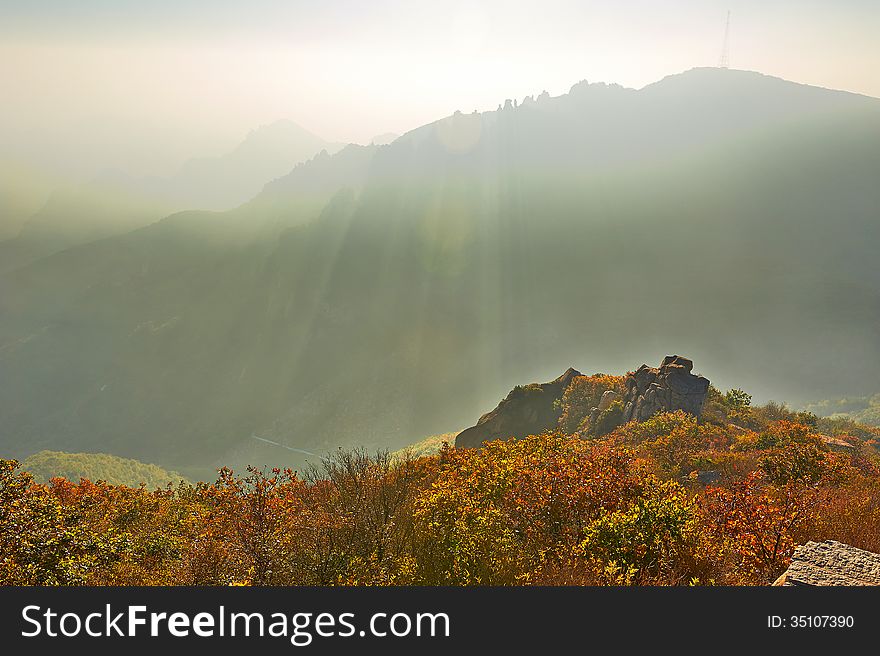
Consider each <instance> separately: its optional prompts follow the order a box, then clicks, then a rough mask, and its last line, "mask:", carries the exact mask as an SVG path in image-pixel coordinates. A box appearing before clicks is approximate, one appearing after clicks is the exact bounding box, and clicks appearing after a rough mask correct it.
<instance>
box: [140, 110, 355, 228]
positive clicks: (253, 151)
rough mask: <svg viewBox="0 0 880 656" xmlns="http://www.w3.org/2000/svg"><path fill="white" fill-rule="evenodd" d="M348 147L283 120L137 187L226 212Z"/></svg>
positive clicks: (194, 206)
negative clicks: (227, 149) (309, 161)
mask: <svg viewBox="0 0 880 656" xmlns="http://www.w3.org/2000/svg"><path fill="white" fill-rule="evenodd" d="M343 146H344V144H339V143H331V142H329V141H325V140H324V139H322V138H320V137H318V136H316V135H314V134H312V133H311V132H309V131H308V130H306V129H305V128H302V127H300V126H299V125H297V124H296V123H294V122H293V121H288V120H281V121H276V122H275V123H271V124H269V125H263V126H260V127H259V128H257V129H256V130H252V131H251V132H250V133H249V134H248V135H247V137H246V138H245V140H244V141H242V142H241V143H240V144H239V145H238V146H236V147H235V148H234V149H233V150H231V151H230V152H228V153H226V154H225V155H222V156H220V157H202V158H196V159H191V160H188V161H187V162H185V163H184V164H183V166H182V167H181V168H180V170H179V171H178V172H177V173H176V174H175V175H173V176H171V177H169V178H153V179H149V180H137V181H133V186H135V187H136V188H139V189H143V190H148V191H150V192H152V193H153V194H154V195H156V196H157V197H159V198H163V199H167V200H168V201H169V202H172V203H174V204H175V205H176V206H177V207H179V208H181V209H184V208H185V209H204V210H217V211H219V210H227V209H229V208H232V207H237V206H238V205H241V204H242V203H244V202H246V201H248V200H250V199H251V198H253V197H254V196H256V195H257V194H258V193H259V192H260V190H261V189H262V188H263V185H265V184H266V183H267V182H269V181H270V180H274V179H275V178H278V177H281V176H283V175H285V174H287V173H289V172H290V170H291V169H292V168H293V167H294V166H296V165H297V164H299V163H300V162H304V161H306V160H307V159H310V158H312V157H314V156H315V155H316V154H318V153H320V152H321V151H325V150H326V151H327V152H328V153H330V154H333V153H335V152H337V151H339V150H340V149H342V147H343Z"/></svg>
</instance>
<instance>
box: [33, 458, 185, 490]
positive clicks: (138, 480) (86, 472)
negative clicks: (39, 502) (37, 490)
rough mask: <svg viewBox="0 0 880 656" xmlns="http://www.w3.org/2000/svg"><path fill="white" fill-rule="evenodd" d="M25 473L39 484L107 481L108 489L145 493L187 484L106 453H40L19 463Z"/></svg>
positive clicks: (172, 475) (177, 476)
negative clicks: (62, 480) (56, 480)
mask: <svg viewBox="0 0 880 656" xmlns="http://www.w3.org/2000/svg"><path fill="white" fill-rule="evenodd" d="M21 466H22V467H23V468H24V469H27V471H29V472H30V473H31V474H33V476H34V479H35V480H36V481H37V482H39V483H48V482H49V480H50V479H52V478H56V477H60V478H66V479H67V480H69V481H73V482H78V481H79V480H80V479H81V478H85V479H88V480H90V481H95V482H97V481H106V482H107V483H109V484H110V485H127V486H128V487H138V486H139V485H141V484H143V485H144V486H145V487H146V488H147V489H150V490H153V489H156V488H162V487H165V486H166V485H168V484H169V483H171V484H173V485H177V484H178V483H180V482H187V481H186V478H185V477H183V476H181V475H180V474H178V473H177V472H173V471H165V470H164V469H162V468H161V467H157V466H156V465H149V464H147V463H143V462H138V461H137V460H131V459H129V458H120V457H118V456H112V455H110V454H107V453H64V452H63V451H40V452H39V453H35V454H34V455H32V456H29V457H28V458H26V459H25V461H24V462H22V463H21Z"/></svg>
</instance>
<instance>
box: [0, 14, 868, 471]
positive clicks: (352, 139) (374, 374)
mask: <svg viewBox="0 0 880 656" xmlns="http://www.w3.org/2000/svg"><path fill="white" fill-rule="evenodd" d="M728 5H730V6H728ZM0 7H2V12H3V18H4V20H3V21H2V27H0V30H2V31H3V35H4V38H3V41H2V45H0V82H2V83H3V87H4V89H5V90H7V92H8V93H7V94H6V96H5V100H6V102H4V103H3V104H2V105H0V139H2V143H3V152H2V162H0V164H2V166H0V175H2V180H0V219H2V220H0V367H2V368H3V370H4V372H6V373H5V375H4V377H3V379H2V381H0V417H2V420H3V422H2V423H3V426H4V429H3V434H2V436H0V446H2V448H3V449H4V451H5V452H8V453H9V454H11V455H14V456H16V457H27V456H30V455H32V454H34V453H37V452H38V451H41V450H61V451H65V452H74V451H83V452H88V453H96V452H100V453H110V454H113V455H115V456H121V457H125V458H136V459H140V460H143V461H145V462H150V463H156V464H158V465H161V466H163V467H166V468H169V469H173V470H175V471H180V472H182V473H184V474H186V475H187V476H191V477H193V478H194V479H195V478H199V477H208V476H209V475H210V473H211V472H212V470H213V469H215V468H216V467H218V466H222V465H225V464H233V465H236V466H241V465H245V464H251V463H258V464H259V463H263V464H282V465H288V464H295V465H301V464H302V463H303V462H305V460H307V456H306V454H315V453H317V454H320V453H324V452H326V451H330V450H333V449H334V448H335V447H337V446H352V445H366V446H369V447H376V448H397V447H401V446H404V445H406V444H411V443H413V442H416V441H418V440H420V439H421V438H423V437H425V436H426V435H430V434H434V433H445V432H449V431H455V430H457V429H460V428H463V427H464V426H466V425H470V424H471V423H473V421H474V420H475V419H476V418H477V417H479V416H480V414H482V413H483V412H485V411H487V410H489V409H491V408H492V407H494V405H495V404H496V403H497V401H498V399H499V398H502V397H503V396H504V395H505V394H506V393H507V391H508V390H510V389H511V388H512V387H513V386H514V385H519V384H525V383H529V382H533V381H543V380H551V379H553V378H555V377H556V376H558V375H559V374H560V373H561V372H562V371H564V370H565V369H566V368H567V367H569V366H574V367H576V368H577V369H579V370H581V371H583V372H585V373H594V372H606V373H625V372H626V371H628V370H632V369H635V368H637V367H638V366H639V365H641V364H642V363H648V364H651V365H656V364H657V363H658V362H659V361H660V359H662V357H663V356H665V355H668V354H671V353H680V354H682V355H685V356H687V357H690V358H692V359H693V360H694V362H695V366H696V369H697V370H698V371H699V372H700V373H702V374H704V375H705V376H707V377H708V378H709V379H710V380H711V381H712V383H713V384H715V385H716V386H718V387H719V388H720V389H728V388H743V389H746V390H748V391H749V392H750V393H751V394H752V395H753V396H754V398H755V401H756V402H763V401H767V400H770V399H774V400H778V401H787V402H789V403H790V404H793V405H796V406H803V405H806V404H808V403H810V402H813V401H819V400H821V399H836V398H841V397H857V398H869V397H871V396H872V395H874V394H876V393H877V392H878V390H877V389H876V371H877V367H878V366H880V352H878V351H877V348H876V344H877V343H878V341H877V340H878V338H880V334H878V332H877V331H878V328H877V326H880V297H878V292H877V290H878V288H880V287H878V283H880V268H878V264H877V260H876V257H875V253H874V250H875V248H874V245H875V244H876V243H877V239H878V237H880V233H878V229H880V226H878V222H877V215H876V208H877V207H878V206H880V197H878V195H877V194H878V191H877V188H876V176H877V171H878V170H880V159H878V157H880V155H878V153H880V101H878V100H877V98H876V97H877V96H880V72H878V71H877V70H876V68H874V67H869V66H865V62H866V61H869V60H870V58H871V55H872V54H874V55H876V57H875V58H877V59H880V44H878V43H877V42H876V39H875V38H874V34H875V31H876V30H875V28H876V26H877V24H878V22H880V8H878V7H877V6H876V5H875V4H873V3H868V2H849V3H834V4H827V3H811V2H808V3H803V2H798V3H795V2H783V3H774V4H773V6H772V7H768V6H766V3H758V2H751V1H748V2H746V1H743V2H736V3H720V2H699V3H697V2H695V1H692V2H685V1H677V2H672V3H664V6H663V7H662V8H660V7H658V6H657V3H648V2H641V1H639V2H637V1H630V2H623V3H617V4H615V5H614V7H608V6H606V4H605V3H583V2H549V3H544V4H542V6H541V7H540V11H538V10H537V9H535V8H534V7H533V6H532V5H530V4H528V3H501V2H494V1H492V2H478V3H439V2H407V3H402V2H389V1H383V2H378V3H370V6H369V8H368V7H366V6H365V5H364V4H363V3H356V2H334V3H320V4H318V3H310V2H298V3H281V2H268V1H266V2H257V3H248V4H247V5H245V4H243V3H234V2H220V3H210V4H207V3H201V2H189V3H165V2H158V3H152V4H150V5H149V6H144V5H141V4H140V3H112V4H108V3H103V2H85V3H77V4H76V6H75V7H74V6H73V5H71V4H70V3H61V2H41V3H19V2H5V3H3V4H2V5H0ZM728 10H730V11H731V14H732V18H731V38H730V44H729V49H730V62H731V66H730V68H729V69H728V68H721V67H719V66H718V64H719V58H720V55H721V48H722V37H723V33H724V21H725V18H726V16H727V11H728ZM827 405H828V407H832V406H833V404H827ZM817 407H818V406H817ZM823 407H824V406H823Z"/></svg>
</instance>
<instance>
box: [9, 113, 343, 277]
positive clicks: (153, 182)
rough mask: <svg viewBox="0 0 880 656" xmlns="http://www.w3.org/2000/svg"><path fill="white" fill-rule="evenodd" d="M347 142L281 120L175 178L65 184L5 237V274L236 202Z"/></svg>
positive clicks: (112, 176) (115, 175)
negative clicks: (93, 243) (169, 217)
mask: <svg viewBox="0 0 880 656" xmlns="http://www.w3.org/2000/svg"><path fill="white" fill-rule="evenodd" d="M341 147H342V144H335V143H331V142H328V141H325V140H323V139H321V138H320V137H318V136H316V135H314V134H312V133H311V132H309V131H308V130H305V129H304V128H302V127H300V126H298V125H297V124H296V123H293V122H292V121H277V122H275V123H272V124H270V125H264V126H262V127H260V128H258V129H256V130H253V131H251V132H250V134H248V135H247V137H246V138H245V140H244V141H242V142H241V143H240V144H239V145H238V146H237V147H236V148H234V149H233V150H232V151H230V152H229V153H226V154H225V155H222V156H220V157H203V158H197V159H191V160H188V161H187V162H185V163H184V164H183V166H182V167H181V168H180V170H179V171H177V172H176V173H175V174H174V175H172V176H169V177H165V178H160V177H152V178H132V177H130V176H126V175H124V174H122V173H121V172H118V171H117V172H108V173H106V174H104V175H102V176H99V177H98V178H96V179H95V180H93V181H91V182H90V183H88V184H82V185H77V186H71V185H67V186H63V187H60V188H58V189H56V190H54V191H53V192H52V193H51V195H49V198H48V200H47V201H46V202H45V205H43V206H42V208H40V209H39V210H38V211H36V212H35V213H34V214H33V215H32V216H30V218H28V219H27V220H25V221H23V223H22V225H21V226H20V228H19V229H18V231H17V234H15V235H14V236H10V238H9V239H6V240H4V241H0V272H2V271H11V270H12V269H15V268H18V267H20V266H22V265H24V264H27V263H29V262H33V261H35V260H37V259H39V258H42V257H45V256H47V255H50V254H52V253H56V252H59V251H62V250H64V249H66V248H69V247H71V246H76V245H78V244H84V243H87V242H90V241H94V240H96V239H103V238H105V237H109V236H113V235H118V234H123V233H126V232H129V231H130V230H133V229H135V228H140V227H142V226H145V225H148V224H150V223H153V222H155V221H158V220H159V219H161V218H162V217H164V216H167V215H169V214H171V213H173V212H179V211H182V210H186V209H204V210H227V209H230V208H233V207H236V206H238V205H241V204H242V203H245V202H246V201H248V200H250V199H251V198H253V197H254V196H256V195H257V194H258V193H259V192H260V190H261V189H262V188H263V186H264V185H265V184H266V183H267V182H270V181H271V180H274V179H275V178H278V177H281V176H283V175H285V174H286V173H289V172H290V170H291V169H293V168H294V167H295V166H296V165H297V164H299V163H301V162H303V161H305V160H307V159H309V158H311V157H313V156H314V155H316V154H317V153H320V152H324V151H326V152H329V153H333V152H336V151H338V150H339V149H340V148H341ZM19 195H20V194H19ZM2 200H3V195H2V189H0V203H2ZM0 209H2V205H0ZM10 231H11V228H10Z"/></svg>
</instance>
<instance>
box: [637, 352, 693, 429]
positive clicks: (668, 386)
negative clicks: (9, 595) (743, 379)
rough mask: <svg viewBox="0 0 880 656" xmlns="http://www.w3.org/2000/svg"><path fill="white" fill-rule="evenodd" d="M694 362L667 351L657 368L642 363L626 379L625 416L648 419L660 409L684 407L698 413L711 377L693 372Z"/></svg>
mask: <svg viewBox="0 0 880 656" xmlns="http://www.w3.org/2000/svg"><path fill="white" fill-rule="evenodd" d="M693 368H694V363H693V362H692V361H691V360H688V359H687V358H683V357H681V356H678V355H667V356H666V357H665V358H663V362H662V363H661V364H660V366H659V367H658V368H656V369H655V368H653V367H649V366H648V365H646V364H643V365H642V366H641V367H639V368H638V369H637V370H636V371H635V372H633V373H632V374H630V375H629V376H628V377H627V380H626V394H625V396H624V399H623V400H624V419H625V420H626V421H631V420H633V419H635V420H636V421H645V420H646V419H650V418H651V417H652V416H654V415H655V414H657V413H658V412H674V411H676V410H684V411H685V412H689V413H690V414H692V415H694V416H697V417H699V416H700V413H701V412H702V409H703V403H704V402H705V400H706V394H707V393H708V392H709V381H708V379H706V378H703V377H702V376H695V375H694V374H692V373H691V371H693Z"/></svg>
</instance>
